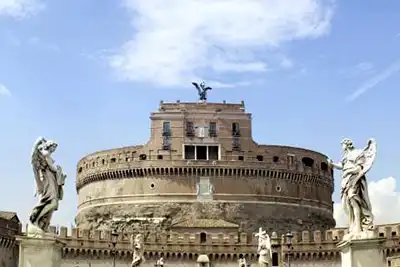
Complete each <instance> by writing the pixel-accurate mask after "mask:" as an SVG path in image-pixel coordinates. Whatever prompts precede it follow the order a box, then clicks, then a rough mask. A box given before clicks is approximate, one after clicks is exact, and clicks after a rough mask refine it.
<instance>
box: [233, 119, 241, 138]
mask: <svg viewBox="0 0 400 267" xmlns="http://www.w3.org/2000/svg"><path fill="white" fill-rule="evenodd" d="M232 136H240V127H239V123H237V122H234V123H232Z"/></svg>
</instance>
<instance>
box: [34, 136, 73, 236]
mask: <svg viewBox="0 0 400 267" xmlns="http://www.w3.org/2000/svg"><path fill="white" fill-rule="evenodd" d="M57 146H58V145H57V143H56V142H54V141H51V140H46V139H45V138H43V137H40V138H38V139H37V140H36V142H35V144H34V146H33V150H32V155H31V163H32V167H33V174H34V177H35V181H36V194H35V196H36V197H38V200H39V201H38V204H36V206H35V207H34V208H33V210H32V213H31V215H30V217H29V221H30V224H29V226H28V235H31V236H34V235H43V234H48V227H49V225H50V221H51V217H52V215H53V212H54V211H56V210H57V209H58V202H59V201H60V200H62V198H63V186H64V182H65V179H66V177H67V176H66V175H65V174H64V172H63V170H62V168H61V167H60V166H59V165H56V164H55V162H54V160H53V158H52V154H53V153H54V152H55V151H56V149H57Z"/></svg>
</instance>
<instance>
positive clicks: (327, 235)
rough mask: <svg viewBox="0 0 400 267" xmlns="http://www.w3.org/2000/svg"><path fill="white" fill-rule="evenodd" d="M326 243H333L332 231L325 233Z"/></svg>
mask: <svg viewBox="0 0 400 267" xmlns="http://www.w3.org/2000/svg"><path fill="white" fill-rule="evenodd" d="M325 241H327V242H331V241H333V233H332V231H331V230H328V231H325Z"/></svg>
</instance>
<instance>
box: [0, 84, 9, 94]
mask: <svg viewBox="0 0 400 267" xmlns="http://www.w3.org/2000/svg"><path fill="white" fill-rule="evenodd" d="M2 95H5V96H11V92H10V91H9V90H8V89H7V87H6V86H5V85H4V84H1V83H0V96H2Z"/></svg>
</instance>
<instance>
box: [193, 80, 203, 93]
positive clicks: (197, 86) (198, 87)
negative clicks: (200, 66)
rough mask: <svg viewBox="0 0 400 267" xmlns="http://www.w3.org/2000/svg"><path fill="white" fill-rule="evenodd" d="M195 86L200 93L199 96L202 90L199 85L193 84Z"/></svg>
mask: <svg viewBox="0 0 400 267" xmlns="http://www.w3.org/2000/svg"><path fill="white" fill-rule="evenodd" d="M192 84H193V86H194V87H196V89H197V91H198V92H199V94H200V93H201V88H200V86H199V84H198V83H195V82H192Z"/></svg>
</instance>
